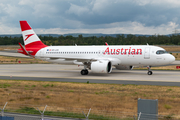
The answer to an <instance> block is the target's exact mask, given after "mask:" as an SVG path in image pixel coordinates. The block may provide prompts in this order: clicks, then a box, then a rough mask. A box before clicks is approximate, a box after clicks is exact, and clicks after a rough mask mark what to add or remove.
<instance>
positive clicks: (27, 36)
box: [25, 34, 34, 41]
mask: <svg viewBox="0 0 180 120" xmlns="http://www.w3.org/2000/svg"><path fill="white" fill-rule="evenodd" d="M32 35H34V34H29V35H25V36H26V39H25V41H26V40H27V39H28V38H29V37H31V36H32Z"/></svg>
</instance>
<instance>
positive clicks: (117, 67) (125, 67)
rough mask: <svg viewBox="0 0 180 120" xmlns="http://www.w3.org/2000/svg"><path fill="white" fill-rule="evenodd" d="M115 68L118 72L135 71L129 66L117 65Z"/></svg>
mask: <svg viewBox="0 0 180 120" xmlns="http://www.w3.org/2000/svg"><path fill="white" fill-rule="evenodd" d="M115 67H116V69H118V70H132V69H133V66H129V65H116V66H115Z"/></svg>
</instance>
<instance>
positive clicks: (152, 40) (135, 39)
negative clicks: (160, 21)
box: [0, 34, 180, 45]
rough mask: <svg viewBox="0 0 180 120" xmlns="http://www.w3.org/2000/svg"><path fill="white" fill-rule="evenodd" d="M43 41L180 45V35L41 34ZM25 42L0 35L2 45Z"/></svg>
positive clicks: (65, 43)
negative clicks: (76, 35)
mask: <svg viewBox="0 0 180 120" xmlns="http://www.w3.org/2000/svg"><path fill="white" fill-rule="evenodd" d="M39 38H40V39H41V40H42V42H43V43H44V44H46V45H74V44H77V45H105V42H107V43H108V44H109V45H146V44H147V43H148V44H149V45H180V35H171V36H164V35H152V36H135V35H131V34H129V35H127V36H125V35H117V36H116V37H111V36H106V37H103V36H102V37H96V36H93V37H83V36H82V35H79V36H78V37H73V36H59V37H52V36H39ZM19 42H20V43H22V44H24V43H23V38H22V36H21V37H7V36H5V37H0V45H18V43H19Z"/></svg>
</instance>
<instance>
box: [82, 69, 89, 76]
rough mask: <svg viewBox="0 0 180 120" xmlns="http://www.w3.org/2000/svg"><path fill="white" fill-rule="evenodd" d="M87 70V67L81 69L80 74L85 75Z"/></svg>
mask: <svg viewBox="0 0 180 120" xmlns="http://www.w3.org/2000/svg"><path fill="white" fill-rule="evenodd" d="M88 73H89V72H88V70H87V69H83V70H81V75H87V74H88Z"/></svg>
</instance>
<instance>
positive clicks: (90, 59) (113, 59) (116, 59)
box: [47, 57, 121, 65]
mask: <svg viewBox="0 0 180 120" xmlns="http://www.w3.org/2000/svg"><path fill="white" fill-rule="evenodd" d="M47 58H50V59H52V60H55V59H65V60H67V61H68V60H76V61H77V62H95V61H101V60H107V61H111V62H112V65H117V64H120V63H121V61H120V60H119V59H118V58H90V57H89V58H84V57H78V58H77V57H47Z"/></svg>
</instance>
